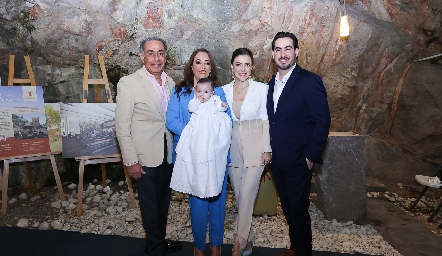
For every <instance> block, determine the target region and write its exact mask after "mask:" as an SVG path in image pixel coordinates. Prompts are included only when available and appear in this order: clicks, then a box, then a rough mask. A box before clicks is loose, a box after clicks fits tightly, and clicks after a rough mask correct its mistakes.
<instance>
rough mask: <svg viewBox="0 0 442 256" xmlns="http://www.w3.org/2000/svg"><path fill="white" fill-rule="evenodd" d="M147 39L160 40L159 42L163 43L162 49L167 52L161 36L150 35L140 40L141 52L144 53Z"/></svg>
mask: <svg viewBox="0 0 442 256" xmlns="http://www.w3.org/2000/svg"><path fill="white" fill-rule="evenodd" d="M147 41H160V42H161V43H163V46H164V51H165V52H167V45H166V41H164V39H162V38H159V37H156V36H152V37H148V38H145V39H143V40H142V41H141V42H140V52H141V53H144V45H145V44H146V42H147Z"/></svg>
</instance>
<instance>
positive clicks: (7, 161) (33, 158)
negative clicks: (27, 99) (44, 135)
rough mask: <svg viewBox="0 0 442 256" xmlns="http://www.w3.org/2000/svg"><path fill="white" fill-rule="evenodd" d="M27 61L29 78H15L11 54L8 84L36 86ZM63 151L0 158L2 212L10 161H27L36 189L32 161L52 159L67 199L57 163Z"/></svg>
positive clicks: (4, 207)
mask: <svg viewBox="0 0 442 256" xmlns="http://www.w3.org/2000/svg"><path fill="white" fill-rule="evenodd" d="M24 58H25V61H26V68H27V70H28V75H29V78H27V79H22V78H14V59H15V56H14V55H9V75H8V85H9V86H13V85H14V84H31V86H35V85H36V83H35V77H34V73H33V72H32V68H31V61H30V59H29V56H24ZM60 153H61V152H49V153H42V154H32V155H23V156H15V157H4V158H0V160H3V161H4V170H3V178H2V182H3V183H2V209H1V214H2V215H5V214H6V208H7V206H8V195H7V193H8V179H9V164H10V163H23V162H26V163H27V169H28V183H29V190H31V191H33V190H34V178H33V176H32V166H31V163H30V162H33V161H38V160H45V159H49V160H51V164H52V170H53V171H54V176H55V182H56V183H57V188H58V193H59V195H60V199H61V200H63V201H66V198H65V196H64V193H63V187H62V186H61V180H60V175H59V174H58V169H57V164H56V162H55V157H54V155H55V154H60Z"/></svg>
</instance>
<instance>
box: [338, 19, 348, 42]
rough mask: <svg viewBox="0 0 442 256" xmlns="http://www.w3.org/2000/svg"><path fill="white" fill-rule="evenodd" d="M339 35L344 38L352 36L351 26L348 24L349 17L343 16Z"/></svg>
mask: <svg viewBox="0 0 442 256" xmlns="http://www.w3.org/2000/svg"><path fill="white" fill-rule="evenodd" d="M339 34H340V36H342V37H346V36H348V35H349V34H350V26H349V24H348V16H347V15H344V16H341V27H340V29H339Z"/></svg>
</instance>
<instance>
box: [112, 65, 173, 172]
mask: <svg viewBox="0 0 442 256" xmlns="http://www.w3.org/2000/svg"><path fill="white" fill-rule="evenodd" d="M166 84H167V86H168V87H169V92H170V91H171V89H172V87H173V86H175V83H174V81H173V80H172V78H170V77H169V76H167V82H166ZM115 129H116V132H117V139H118V143H119V145H120V149H121V154H122V156H123V162H124V164H130V163H134V162H139V163H140V164H141V165H142V166H147V167H156V166H159V165H160V164H161V163H162V162H163V157H164V134H166V140H167V162H168V163H172V146H173V140H172V134H171V133H170V131H169V130H167V129H166V119H165V116H164V115H163V110H162V108H161V103H160V100H159V99H158V96H157V93H156V92H155V89H154V88H153V86H152V84H151V83H150V80H149V78H148V77H147V73H146V70H145V68H144V67H143V68H140V69H138V70H137V71H136V72H135V73H133V74H131V75H128V76H125V77H122V78H121V79H120V81H119V82H118V84H117V105H116V109H115Z"/></svg>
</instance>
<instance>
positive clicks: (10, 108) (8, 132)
mask: <svg viewBox="0 0 442 256" xmlns="http://www.w3.org/2000/svg"><path fill="white" fill-rule="evenodd" d="M49 152H51V150H50V147H49V137H48V130H47V126H46V116H45V110H44V101H43V89H42V87H41V86H0V157H15V156H23V155H31V154H41V153H49Z"/></svg>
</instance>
